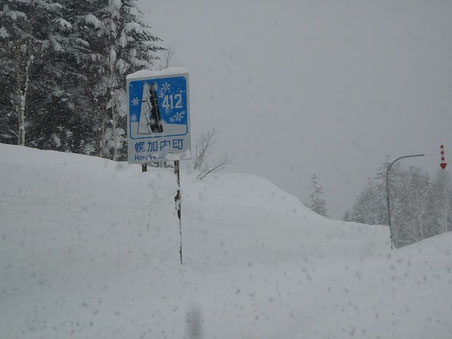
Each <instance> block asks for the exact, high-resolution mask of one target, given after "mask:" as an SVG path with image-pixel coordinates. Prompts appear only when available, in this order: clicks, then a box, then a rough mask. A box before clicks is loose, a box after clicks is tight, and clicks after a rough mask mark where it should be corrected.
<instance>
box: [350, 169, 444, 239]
mask: <svg viewBox="0 0 452 339" xmlns="http://www.w3.org/2000/svg"><path fill="white" fill-rule="evenodd" d="M388 165H389V163H388V162H385V163H384V164H383V165H382V166H381V167H380V168H379V169H378V170H377V173H376V175H375V176H374V177H373V178H371V179H369V181H368V184H367V187H366V188H365V189H364V190H363V191H362V192H361V193H360V195H359V196H358V197H357V199H356V201H355V204H354V206H353V209H352V218H351V219H352V220H353V221H356V222H361V223H366V224H373V225H388V220H387V217H388V215H387V203H386V170H387V167H388ZM388 184H389V198H390V213H391V235H392V240H393V242H394V245H395V246H396V247H400V246H405V245H408V244H411V243H413V242H417V241H421V240H423V239H425V238H428V237H431V236H433V235H436V234H439V233H441V232H444V231H445V230H447V229H448V225H449V220H451V219H452V218H450V217H449V215H450V211H451V204H450V189H449V184H448V178H447V174H445V173H439V175H438V176H437V177H436V178H435V180H433V181H432V180H431V179H430V176H429V174H428V173H427V172H426V171H424V170H422V169H420V168H419V167H414V166H412V167H410V168H409V169H408V170H406V169H403V167H402V166H401V165H400V164H399V163H396V164H394V166H392V167H391V169H390V171H389V175H388Z"/></svg>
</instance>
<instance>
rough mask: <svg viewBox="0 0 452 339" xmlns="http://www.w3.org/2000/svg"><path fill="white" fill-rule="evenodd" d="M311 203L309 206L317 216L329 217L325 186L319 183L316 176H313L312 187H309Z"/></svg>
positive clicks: (309, 202)
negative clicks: (324, 194)
mask: <svg viewBox="0 0 452 339" xmlns="http://www.w3.org/2000/svg"><path fill="white" fill-rule="evenodd" d="M309 189H310V193H309V201H308V203H307V206H308V207H309V208H310V209H311V210H313V211H314V212H316V213H317V214H320V215H323V216H324V217H326V216H327V210H326V201H325V199H324V198H323V186H322V184H321V183H320V182H319V178H318V177H317V175H316V174H313V175H312V178H311V185H310V186H309Z"/></svg>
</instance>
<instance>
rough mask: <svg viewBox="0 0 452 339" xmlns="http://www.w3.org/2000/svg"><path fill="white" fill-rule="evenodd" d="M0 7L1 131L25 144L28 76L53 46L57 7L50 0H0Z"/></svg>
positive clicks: (30, 76) (28, 98)
mask: <svg viewBox="0 0 452 339" xmlns="http://www.w3.org/2000/svg"><path fill="white" fill-rule="evenodd" d="M2 4H3V8H2V9H1V11H0V20H1V26H0V41H1V48H0V66H1V68H2V71H1V73H0V77H1V78H0V80H1V81H2V84H8V85H7V86H6V88H5V94H4V95H2V96H1V98H0V99H1V100H2V101H1V106H2V119H1V125H0V127H1V128H2V135H3V136H4V138H7V139H11V140H12V139H15V140H16V142H17V144H19V145H25V144H26V143H28V142H27V139H26V133H27V129H28V128H29V126H30V124H32V121H31V120H30V119H29V113H30V111H31V110H32V109H33V102H32V101H31V100H30V91H31V88H32V83H31V80H32V79H31V78H32V74H33V71H34V69H35V67H36V60H38V59H39V58H42V56H43V54H44V53H45V52H46V51H47V50H49V49H52V48H55V43H54V40H53V39H52V31H53V29H54V27H53V26H54V25H55V24H56V23H58V20H57V19H58V15H59V11H60V9H61V6H60V5H59V4H56V3H54V2H52V1H50V0H3V1H2Z"/></svg>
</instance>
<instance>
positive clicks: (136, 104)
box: [132, 98, 139, 106]
mask: <svg viewBox="0 0 452 339" xmlns="http://www.w3.org/2000/svg"><path fill="white" fill-rule="evenodd" d="M138 102H139V99H138V98H133V99H132V105H134V106H138Z"/></svg>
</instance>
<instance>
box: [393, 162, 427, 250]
mask: <svg viewBox="0 0 452 339" xmlns="http://www.w3.org/2000/svg"><path fill="white" fill-rule="evenodd" d="M425 155H426V154H413V155H404V156H403V157H400V158H397V159H395V160H394V161H393V162H391V164H390V165H389V166H388V169H387V170H386V204H387V206H388V225H389V234H390V238H391V249H394V247H395V248H397V247H398V245H399V244H398V243H397V239H395V234H394V231H393V229H392V225H391V205H390V204H389V176H388V173H389V169H390V168H391V167H392V165H394V163H395V162H396V161H399V160H400V159H404V158H415V157H423V156H425Z"/></svg>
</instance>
